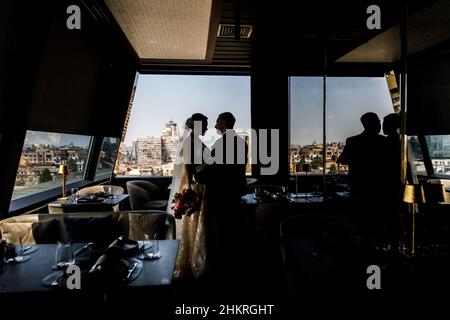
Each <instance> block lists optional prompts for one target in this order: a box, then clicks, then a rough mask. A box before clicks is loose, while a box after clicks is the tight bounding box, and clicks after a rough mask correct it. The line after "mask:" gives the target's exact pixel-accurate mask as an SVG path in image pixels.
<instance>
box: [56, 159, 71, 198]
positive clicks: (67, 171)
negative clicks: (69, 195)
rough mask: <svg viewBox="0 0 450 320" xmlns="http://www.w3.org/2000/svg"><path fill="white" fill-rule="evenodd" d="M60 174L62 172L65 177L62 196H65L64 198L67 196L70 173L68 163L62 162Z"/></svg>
mask: <svg viewBox="0 0 450 320" xmlns="http://www.w3.org/2000/svg"><path fill="white" fill-rule="evenodd" d="M58 174H62V176H63V179H62V196H63V198H65V197H66V180H67V175H68V174H69V168H68V167H67V165H66V164H61V165H60V166H59V170H58Z"/></svg>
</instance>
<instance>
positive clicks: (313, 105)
mask: <svg viewBox="0 0 450 320" xmlns="http://www.w3.org/2000/svg"><path fill="white" fill-rule="evenodd" d="M323 81H324V79H323V78H322V77H291V79H290V95H291V96H290V128H291V136H290V139H291V142H290V144H291V145H290V157H289V159H290V169H291V173H295V174H296V175H302V174H306V172H311V173H313V174H314V173H315V174H316V175H317V174H323V172H324V170H323V169H324V168H323V165H324V161H323V156H324V151H325V159H326V161H325V166H326V167H325V172H326V174H327V175H333V176H335V175H337V174H343V175H345V174H346V173H347V172H348V168H347V166H339V165H338V163H337V159H338V157H339V155H340V154H341V153H342V150H343V149H344V146H345V141H346V139H347V138H348V137H350V136H354V135H357V134H359V133H361V132H362V131H363V127H362V124H361V121H360V118H361V116H362V115H363V114H364V113H366V112H369V111H370V112H375V113H376V114H377V115H378V117H379V118H380V120H381V121H383V117H384V116H386V115H387V114H389V113H392V112H394V108H393V104H392V99H391V96H390V93H389V89H388V86H387V83H386V79H385V78H384V77H370V78H368V77H365V78H356V77H352V78H344V77H328V78H326V92H325V93H326V108H325V110H326V112H325V113H324V106H323V97H324V91H323V90H324V85H323V84H324V83H323ZM324 117H325V118H324ZM324 120H325V123H326V128H325V129H326V130H325V134H326V145H325V147H324V143H323V125H324ZM380 133H381V134H382V133H383V132H380ZM367 170H368V175H369V174H370V168H368V169H367ZM318 183H321V182H318Z"/></svg>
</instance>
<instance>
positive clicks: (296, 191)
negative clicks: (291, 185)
mask: <svg viewBox="0 0 450 320" xmlns="http://www.w3.org/2000/svg"><path fill="white" fill-rule="evenodd" d="M297 165H298V162H294V165H293V166H292V171H294V175H295V195H297V193H298V183H297Z"/></svg>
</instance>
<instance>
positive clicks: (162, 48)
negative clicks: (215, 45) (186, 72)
mask: <svg viewBox="0 0 450 320" xmlns="http://www.w3.org/2000/svg"><path fill="white" fill-rule="evenodd" d="M106 3H107V5H108V7H109V9H110V10H111V12H112V14H113V15H114V17H115V19H116V20H117V22H118V23H119V25H120V27H121V28H122V30H123V31H124V33H125V35H126V36H127V37H128V39H129V40H130V43H131V44H132V45H133V47H134V49H135V50H136V52H137V53H138V55H139V58H141V59H162V60H205V58H206V49H207V42H208V32H209V23H210V15H211V6H212V0H165V1H157V0H106Z"/></svg>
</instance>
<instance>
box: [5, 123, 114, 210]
mask: <svg viewBox="0 0 450 320" xmlns="http://www.w3.org/2000/svg"><path fill="white" fill-rule="evenodd" d="M28 131H35V130H33V129H26V132H28ZM48 132H50V131H48ZM52 133H53V132H52ZM54 133H58V134H75V135H77V133H73V132H70V133H69V132H54ZM78 135H84V136H86V135H85V134H78ZM87 136H88V137H90V142H89V146H88V154H87V157H86V163H85V169H84V173H83V176H82V179H81V180H77V181H73V182H68V183H67V184H66V188H67V190H70V189H71V188H84V187H88V186H91V185H96V184H101V183H104V182H106V181H108V180H109V179H111V178H112V176H110V177H109V179H108V178H104V179H101V180H97V181H94V180H93V179H91V177H92V174H91V172H92V167H94V173H95V168H96V166H97V162H96V161H95V159H98V157H99V154H100V151H98V152H97V156H95V142H96V141H98V140H99V138H101V139H100V140H101V141H102V140H103V137H99V136H92V135H87ZM25 137H26V134H25V136H24V140H23V141H22V144H24V143H25ZM119 140H120V139H119ZM22 150H23V145H22ZM116 157H117V153H116ZM18 168H19V162H18V163H17V167H16V175H17V170H18ZM61 195H62V193H61V186H57V187H55V188H51V189H47V190H43V191H39V192H36V193H33V194H30V195H26V196H24V197H21V198H18V199H14V200H12V193H11V199H10V202H9V210H8V214H7V215H6V216H10V215H16V214H20V213H24V212H28V211H30V210H34V209H36V208H39V207H41V206H43V205H45V204H47V203H48V202H50V201H52V200H55V199H56V198H58V197H60V196H61Z"/></svg>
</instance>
